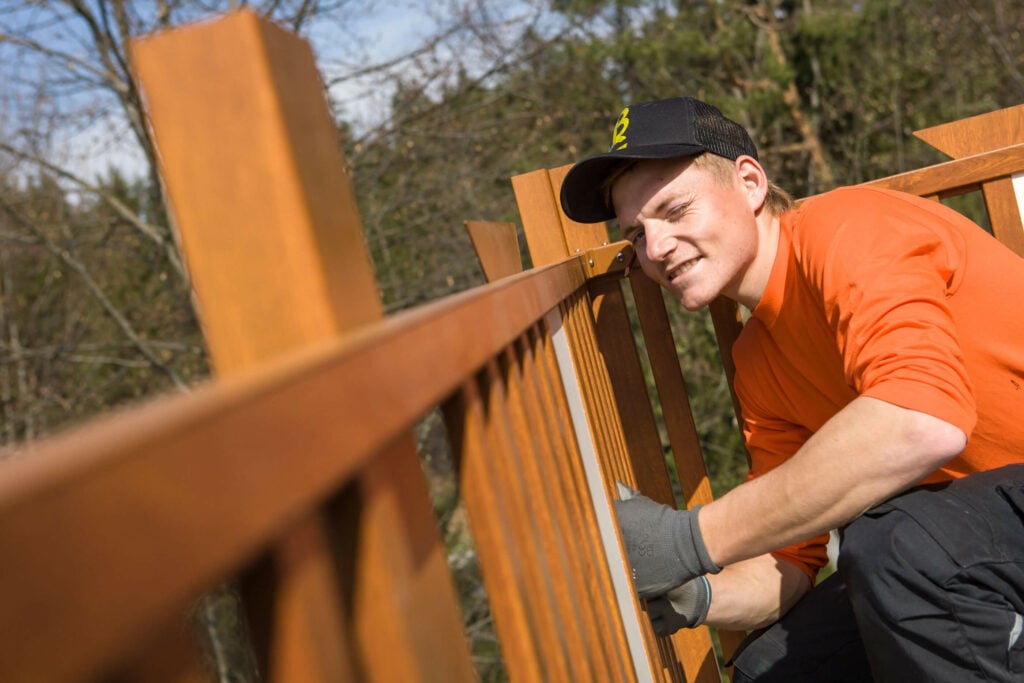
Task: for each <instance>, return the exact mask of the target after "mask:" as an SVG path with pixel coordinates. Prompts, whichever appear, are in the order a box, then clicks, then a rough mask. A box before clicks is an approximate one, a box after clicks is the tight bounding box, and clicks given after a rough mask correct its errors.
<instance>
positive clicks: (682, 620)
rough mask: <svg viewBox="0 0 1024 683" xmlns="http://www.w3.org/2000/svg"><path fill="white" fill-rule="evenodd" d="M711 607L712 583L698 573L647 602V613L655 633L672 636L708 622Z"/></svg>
mask: <svg viewBox="0 0 1024 683" xmlns="http://www.w3.org/2000/svg"><path fill="white" fill-rule="evenodd" d="M710 606H711V584H710V583H708V579H707V577H706V576H698V577H697V578H696V579H693V580H692V581H687V582H686V583H684V584H683V585H682V586H677V587H676V588H673V589H672V590H670V591H669V592H668V593H665V594H664V595H662V596H659V597H657V598H651V599H650V600H648V601H647V616H648V617H649V618H650V620H651V626H652V627H653V628H654V632H655V633H657V634H658V635H659V636H670V635H672V634H673V633H675V632H676V631H678V630H679V629H681V628H696V627H697V626H700V625H701V624H703V623H704V619H705V618H706V617H707V616H708V608H709V607H710Z"/></svg>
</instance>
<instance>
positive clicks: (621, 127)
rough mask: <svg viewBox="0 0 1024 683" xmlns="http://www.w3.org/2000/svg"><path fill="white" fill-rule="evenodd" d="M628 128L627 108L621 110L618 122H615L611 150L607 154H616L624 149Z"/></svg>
mask: <svg viewBox="0 0 1024 683" xmlns="http://www.w3.org/2000/svg"><path fill="white" fill-rule="evenodd" d="M628 128H629V107H626V108H625V109H623V110H622V113H621V114H619V120H618V121H616V122H615V128H614V129H613V130H612V148H611V149H610V150H608V151H609V152H618V151H619V150H623V149H626V130H627V129H628Z"/></svg>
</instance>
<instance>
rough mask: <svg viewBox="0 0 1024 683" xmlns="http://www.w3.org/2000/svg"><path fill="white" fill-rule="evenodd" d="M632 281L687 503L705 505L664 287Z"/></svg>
mask: <svg viewBox="0 0 1024 683" xmlns="http://www.w3.org/2000/svg"><path fill="white" fill-rule="evenodd" d="M630 285H631V287H632V290H633V300H634V301H635V302H636V308H637V317H638V319H639V321H640V327H641V329H642V330H643V336H644V345H645V347H646V349H647V356H648V358H649V360H650V364H651V373H652V375H653V377H654V383H655V388H656V389H657V391H658V401H659V403H660V404H661V409H662V414H663V415H664V419H665V428H666V431H667V432H668V437H669V443H670V444H671V445H672V454H673V457H674V459H675V462H676V471H677V473H678V477H679V485H680V488H681V490H682V494H683V499H684V500H685V501H686V505H687V507H692V506H693V505H705V504H707V503H709V502H711V484H710V483H709V481H708V473H707V468H705V466H704V456H703V454H702V453H701V448H700V438H699V437H698V436H697V427H696V425H695V424H694V421H693V412H692V411H691V409H690V398H689V395H688V394H687V392H686V384H685V382H684V381H683V373H682V369H681V368H680V367H679V356H678V355H676V348H675V343H674V337H673V335H672V328H671V326H670V324H669V320H668V313H667V312H666V310H665V304H664V300H663V299H662V295H661V289H660V288H659V287H658V285H657V283H655V282H654V281H653V280H651V279H650V278H648V277H646V276H643V275H637V276H634V277H632V278H630ZM709 642H710V641H709Z"/></svg>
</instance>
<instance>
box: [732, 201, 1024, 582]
mask: <svg viewBox="0 0 1024 683" xmlns="http://www.w3.org/2000/svg"><path fill="white" fill-rule="evenodd" d="M1022 297H1024V259H1021V258H1020V257H1018V256H1017V255H1016V254H1014V253H1013V252H1012V251H1010V250H1009V249H1008V248H1006V247H1005V246H1003V245H1002V244H1001V243H1000V242H999V241H998V240H996V239H995V238H994V237H992V236H991V235H989V234H988V233H986V232H985V231H984V230H982V229H981V228H979V227H978V226H977V225H975V224H974V223H972V222H971V221H969V220H967V219H966V218H964V217H963V216H962V215H961V214H959V213H957V212H955V211H953V210H951V209H948V208H946V207H944V206H942V205H941V204H940V203H938V202H934V201H931V200H926V199H920V198H918V197H915V196H912V195H907V194H903V193H898V192H891V191H888V190H880V189H875V188H865V187H849V188H843V189H839V190H834V191H832V192H828V193H826V194H823V195H819V196H817V197H813V198H811V199H808V200H806V201H805V202H803V203H802V204H801V205H800V206H799V207H798V208H796V209H794V210H793V211H790V212H788V213H786V214H785V215H783V216H782V221H781V234H780V238H779V250H778V254H777V256H776V258H775V263H774V265H773V267H772V272H771V275H770V277H769V281H768V285H767V287H766V289H765V292H764V295H763V296H762V298H761V301H760V303H759V304H758V306H757V308H756V309H755V310H754V311H753V315H752V317H751V319H750V320H749V321H748V323H747V324H746V326H745V327H744V329H743V332H742V334H741V335H740V337H739V339H738V340H737V343H736V345H735V346H734V349H733V358H734V360H735V362H736V379H735V389H736V392H737V395H738V396H739V399H740V403H741V406H742V409H743V417H744V423H745V424H744V435H745V438H746V442H747V449H748V451H749V453H750V457H751V473H750V476H751V477H756V476H758V475H759V474H762V473H764V472H766V471H768V470H770V469H772V468H773V467H775V466H776V465H778V464H780V463H781V462H783V461H785V460H786V459H787V458H789V457H790V456H791V455H793V453H795V452H796V451H797V449H799V448H800V446H801V445H802V444H803V443H804V441H806V440H807V439H808V438H809V437H810V435H811V434H812V433H814V432H815V431H817V430H818V429H819V428H820V427H821V426H822V425H823V424H824V423H825V422H826V421H827V420H828V419H829V418H830V417H832V416H833V415H834V414H835V413H837V412H838V411H839V410H840V409H842V408H843V407H844V406H845V405H846V404H847V403H849V402H850V401H852V400H853V399H854V398H855V397H857V396H871V397H873V398H877V399H880V400H883V401H886V402H888V403H892V404H895V405H898V406H902V407H904V408H911V409H914V410H917V411H920V412H924V413H928V414H930V415H933V416H935V417H939V418H941V419H943V420H945V421H947V422H950V423H952V424H954V425H956V426H957V427H960V428H961V429H962V430H963V431H964V432H965V433H966V434H967V435H968V442H967V448H966V449H964V451H963V453H962V454H961V455H960V456H958V457H957V458H955V459H953V460H952V461H950V462H949V463H948V464H947V465H945V466H944V467H942V468H941V469H939V470H937V471H936V472H934V473H932V474H931V475H930V476H928V477H927V479H926V480H925V481H926V482H935V481H943V480H947V479H951V478H955V477H962V476H964V475H966V474H969V473H971V472H976V471H980V470H987V469H992V468H995V467H1000V466H1002V465H1005V464H1009V463H1012V462H1024V306H1022V305H1021V302H1020V299H1021V298H1022ZM826 540H827V536H822V537H819V538H815V539H811V540H809V541H807V542H804V543H801V544H798V545H795V546H791V547H789V548H786V549H783V550H780V551H778V552H777V553H776V555H777V556H779V557H781V558H783V559H786V560H788V561H790V562H793V563H795V564H797V565H798V566H800V567H801V568H803V569H804V571H805V572H807V574H808V575H809V576H810V577H811V579H812V580H813V579H814V575H815V574H816V572H817V570H818V569H819V568H820V567H822V566H824V564H825V563H826V562H827V557H826V555H825V545H824V544H825V541H826Z"/></svg>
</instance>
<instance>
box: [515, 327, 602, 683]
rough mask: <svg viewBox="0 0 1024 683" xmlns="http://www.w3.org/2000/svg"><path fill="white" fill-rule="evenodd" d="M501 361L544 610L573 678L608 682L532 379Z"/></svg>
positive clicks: (519, 364)
mask: <svg viewBox="0 0 1024 683" xmlns="http://www.w3.org/2000/svg"><path fill="white" fill-rule="evenodd" d="M520 343H522V340H520ZM502 360H503V361H504V362H503V363H502V378H503V380H504V382H503V384H504V386H505V391H506V398H507V403H508V406H509V412H508V419H509V425H508V426H509V430H510V432H511V434H512V438H513V441H514V442H515V444H516V447H515V450H514V452H515V453H516V454H517V455H518V458H516V459H515V460H514V461H513V463H512V464H513V465H514V467H515V469H516V470H517V471H518V472H519V474H520V475H521V476H522V479H523V484H524V492H525V494H526V496H525V500H526V501H527V505H529V507H530V510H531V512H532V513H533V514H534V515H535V516H536V517H537V518H538V520H539V521H540V524H538V525H537V527H536V535H537V538H538V540H539V541H540V549H541V554H542V556H543V557H544V558H545V559H546V565H547V567H546V568H547V571H546V572H545V577H544V578H545V580H546V581H547V582H548V583H550V584H551V587H552V592H553V595H554V600H553V601H552V603H551V604H550V605H549V607H548V609H550V610H551V611H552V612H553V613H554V616H555V618H556V623H557V625H558V629H559V631H560V633H561V634H562V636H563V637H564V638H565V641H566V649H567V651H568V653H569V664H570V670H571V672H572V673H571V675H572V678H573V680H588V681H610V680H612V679H611V678H610V677H609V669H608V664H607V662H606V661H602V660H603V659H604V658H603V655H602V649H601V648H600V647H597V645H598V639H597V638H598V636H597V631H596V630H595V628H594V626H595V624H594V615H593V610H592V609H591V606H590V604H589V596H588V595H586V593H584V592H582V589H583V580H582V576H583V574H582V571H581V569H580V567H579V565H578V561H579V556H580V550H579V546H578V544H577V541H578V537H577V536H575V535H573V534H571V533H570V526H569V521H568V520H569V513H568V512H567V511H566V507H565V503H566V501H565V494H564V491H563V490H562V481H561V477H560V476H559V475H558V474H556V472H555V470H554V468H553V467H552V466H551V465H552V463H551V459H552V458H553V457H556V454H555V453H554V452H553V444H552V440H551V439H550V438H549V434H548V433H546V430H545V429H544V418H543V417H542V415H541V413H540V410H539V408H538V405H537V404H538V401H539V397H537V395H536V393H535V392H531V391H530V389H529V385H530V383H531V382H533V381H535V380H536V377H534V376H532V375H528V374H527V373H526V371H525V368H524V367H523V363H522V356H521V354H520V353H519V352H518V350H517V349H515V348H512V347H510V348H509V349H507V350H506V354H505V356H504V358H503V359H502Z"/></svg>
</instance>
